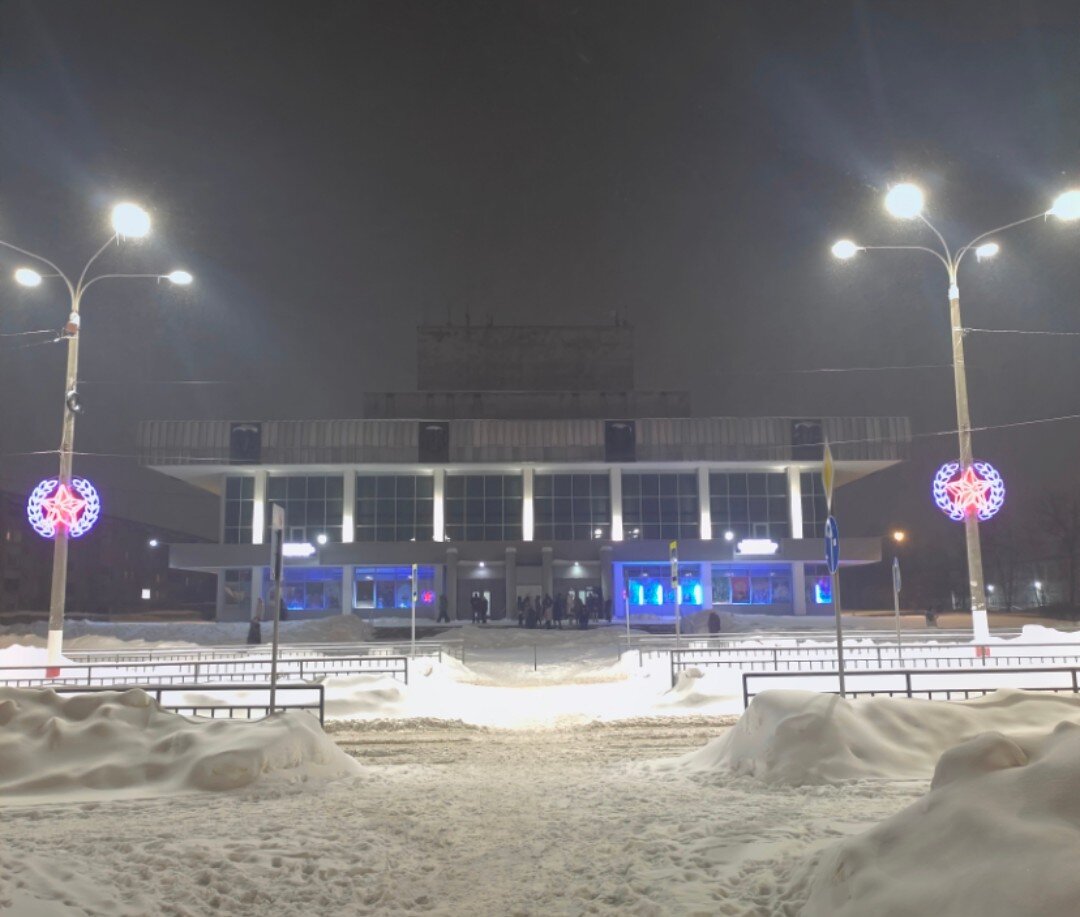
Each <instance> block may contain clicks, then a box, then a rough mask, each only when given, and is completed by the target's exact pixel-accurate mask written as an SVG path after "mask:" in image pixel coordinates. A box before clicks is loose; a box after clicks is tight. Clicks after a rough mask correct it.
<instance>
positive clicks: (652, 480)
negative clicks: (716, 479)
mask: <svg viewBox="0 0 1080 917" xmlns="http://www.w3.org/2000/svg"><path fill="white" fill-rule="evenodd" d="M622 491H623V500H622V505H623V536H624V537H625V538H632V539H636V538H644V539H649V538H662V539H667V540H671V539H676V538H700V537H701V514H700V504H699V502H698V490H697V475H693V474H637V473H634V474H630V473H624V474H623V476H622Z"/></svg>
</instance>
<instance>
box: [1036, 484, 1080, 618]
mask: <svg viewBox="0 0 1080 917" xmlns="http://www.w3.org/2000/svg"><path fill="white" fill-rule="evenodd" d="M1036 515H1037V519H1038V523H1039V528H1040V529H1041V531H1042V534H1043V537H1044V538H1045V539H1046V540H1047V541H1048V542H1049V543H1050V544H1051V545H1052V546H1053V550H1054V551H1055V552H1056V554H1057V555H1058V556H1059V557H1060V558H1061V559H1062V560H1064V561H1065V570H1066V577H1067V580H1068V583H1067V586H1068V590H1067V591H1068V596H1069V607H1070V608H1072V609H1073V610H1074V613H1075V609H1076V567H1077V554H1078V553H1080V490H1077V489H1076V488H1074V489H1073V490H1071V491H1069V492H1067V493H1046V494H1044V495H1043V497H1042V499H1041V500H1040V501H1039V504H1038V511H1037V514H1036Z"/></svg>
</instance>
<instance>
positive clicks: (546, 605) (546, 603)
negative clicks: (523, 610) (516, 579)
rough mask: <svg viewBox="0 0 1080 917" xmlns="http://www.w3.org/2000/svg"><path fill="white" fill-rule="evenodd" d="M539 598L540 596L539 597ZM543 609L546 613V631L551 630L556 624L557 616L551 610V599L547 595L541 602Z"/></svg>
mask: <svg viewBox="0 0 1080 917" xmlns="http://www.w3.org/2000/svg"><path fill="white" fill-rule="evenodd" d="M537 598H539V596H538V597H537ZM541 608H542V609H543V613H544V629H545V630H551V625H552V624H553V623H554V622H555V615H554V613H553V612H552V610H551V597H550V596H547V595H545V596H544V598H543V599H542V600H541Z"/></svg>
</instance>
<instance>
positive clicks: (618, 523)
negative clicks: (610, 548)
mask: <svg viewBox="0 0 1080 917" xmlns="http://www.w3.org/2000/svg"><path fill="white" fill-rule="evenodd" d="M609 474H610V479H611V484H610V487H609V490H610V491H611V540H612V541H622V540H623V527H622V469H621V468H612V469H611V471H610V472H609Z"/></svg>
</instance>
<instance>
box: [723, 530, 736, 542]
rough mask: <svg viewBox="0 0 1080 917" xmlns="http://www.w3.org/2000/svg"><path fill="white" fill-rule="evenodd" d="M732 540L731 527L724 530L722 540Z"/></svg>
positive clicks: (733, 535)
mask: <svg viewBox="0 0 1080 917" xmlns="http://www.w3.org/2000/svg"><path fill="white" fill-rule="evenodd" d="M734 540H735V533H734V532H733V531H731V529H728V530H727V531H726V532H724V541H734Z"/></svg>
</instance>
